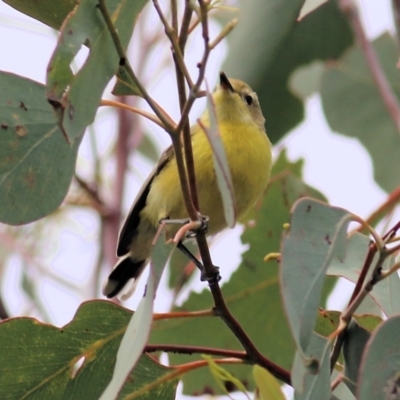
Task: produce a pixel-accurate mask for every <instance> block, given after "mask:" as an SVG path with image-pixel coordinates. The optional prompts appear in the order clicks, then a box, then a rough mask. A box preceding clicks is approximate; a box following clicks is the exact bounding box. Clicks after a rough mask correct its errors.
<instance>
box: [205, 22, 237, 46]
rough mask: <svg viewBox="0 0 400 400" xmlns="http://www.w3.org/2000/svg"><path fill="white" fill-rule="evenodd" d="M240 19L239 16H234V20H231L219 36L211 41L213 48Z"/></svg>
mask: <svg viewBox="0 0 400 400" xmlns="http://www.w3.org/2000/svg"><path fill="white" fill-rule="evenodd" d="M238 22H239V20H238V19H237V18H234V19H233V20H232V21H229V22H228V23H227V24H226V25H225V26H224V28H223V29H222V31H221V32H220V33H219V34H218V35H217V37H216V38H215V39H214V40H213V41H212V42H211V43H210V49H211V50H213V49H215V47H216V46H217V44H218V43H219V42H221V40H222V39H225V38H226V37H227V36H228V35H229V34H230V33H231V31H232V30H233V28H234V27H235V26H236V25H237V23H238Z"/></svg>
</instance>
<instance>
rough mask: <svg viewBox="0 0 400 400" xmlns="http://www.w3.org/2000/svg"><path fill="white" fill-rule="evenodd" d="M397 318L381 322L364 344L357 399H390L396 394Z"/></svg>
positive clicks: (399, 355)
mask: <svg viewBox="0 0 400 400" xmlns="http://www.w3.org/2000/svg"><path fill="white" fill-rule="evenodd" d="M399 330H400V316H398V315H397V316H394V317H391V318H389V319H388V320H386V321H385V322H384V323H382V324H381V325H380V326H379V327H378V329H376V330H375V331H374V333H373V334H372V335H371V337H370V339H369V341H368V342H367V344H366V347H365V351H364V355H363V358H362V362H361V365H360V373H359V379H358V385H359V387H358V391H357V399H359V400H376V399H391V398H396V397H393V396H396V395H398V393H399V365H400V337H399Z"/></svg>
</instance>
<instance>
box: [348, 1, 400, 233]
mask: <svg viewBox="0 0 400 400" xmlns="http://www.w3.org/2000/svg"><path fill="white" fill-rule="evenodd" d="M399 1H400V0H399ZM399 202H400V187H398V188H396V189H394V190H393V191H392V192H391V193H390V194H389V196H388V197H387V199H386V200H385V201H384V202H383V203H382V204H381V205H380V206H379V207H378V208H377V209H376V210H375V211H374V212H373V213H372V214H371V215H370V216H369V217H368V218H367V219H366V220H365V222H366V223H367V224H369V225H376V224H377V223H378V221H380V220H381V219H383V216H385V215H387V214H388V213H389V212H390V211H392V210H393V209H394V207H395V206H396V205H397V204H398V203H399ZM364 228H365V227H364V226H360V227H359V228H357V229H355V231H356V232H362V231H364Z"/></svg>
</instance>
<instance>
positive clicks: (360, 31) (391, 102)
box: [339, 0, 400, 135]
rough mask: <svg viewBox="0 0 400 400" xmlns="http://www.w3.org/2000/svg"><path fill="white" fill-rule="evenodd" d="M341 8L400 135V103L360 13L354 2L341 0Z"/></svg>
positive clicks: (352, 0)
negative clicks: (384, 71)
mask: <svg viewBox="0 0 400 400" xmlns="http://www.w3.org/2000/svg"><path fill="white" fill-rule="evenodd" d="M339 6H340V8H341V10H342V12H343V13H344V14H345V15H346V17H347V18H348V19H349V21H350V23H351V25H352V27H353V31H354V34H355V36H356V39H357V42H358V45H359V46H360V48H361V51H362V52H363V54H364V57H365V61H366V63H367V66H368V68H369V70H370V72H371V75H372V79H373V80H374V82H375V85H376V88H377V89H378V92H379V94H380V96H381V98H382V100H383V103H384V104H385V106H386V109H387V111H388V112H389V114H390V116H391V118H392V120H393V123H394V125H395V127H396V129H397V132H398V134H399V135H400V106H399V102H398V100H397V97H396V96H395V94H394V92H393V90H392V88H391V87H390V85H389V83H388V81H387V79H386V76H385V74H384V73H383V70H382V66H381V65H380V63H379V60H378V57H377V55H376V53H375V50H374V48H373V46H372V44H371V42H370V41H369V40H368V38H367V36H366V34H365V32H364V28H363V26H362V23H361V19H360V16H359V12H358V10H357V7H356V5H355V3H354V0H339Z"/></svg>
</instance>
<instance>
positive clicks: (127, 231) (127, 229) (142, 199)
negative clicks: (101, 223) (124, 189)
mask: <svg viewBox="0 0 400 400" xmlns="http://www.w3.org/2000/svg"><path fill="white" fill-rule="evenodd" d="M173 155H174V150H173V147H172V146H170V147H168V148H167V149H166V150H165V151H164V153H163V154H162V155H161V157H160V159H159V161H158V163H157V166H156V167H155V168H154V169H153V171H152V172H151V173H150V175H149V176H148V178H147V180H146V182H145V183H144V184H143V186H142V188H141V189H140V192H139V193H138V195H137V196H136V199H135V201H134V202H133V205H132V207H131V209H130V211H129V214H128V216H127V217H126V219H125V222H124V225H123V226H122V228H121V231H120V233H119V237H118V246H117V256H118V257H122V256H124V255H126V254H127V253H128V252H129V249H130V246H131V243H132V239H133V237H134V236H135V234H136V232H137V229H138V226H139V223H140V212H141V211H142V210H143V208H144V207H145V206H146V202H147V196H148V194H149V192H150V189H151V184H152V182H153V179H154V178H155V177H156V176H157V175H158V174H159V173H160V171H161V170H162V169H163V168H164V167H165V166H166V165H167V163H168V162H169V161H170V160H171V158H172V157H173Z"/></svg>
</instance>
